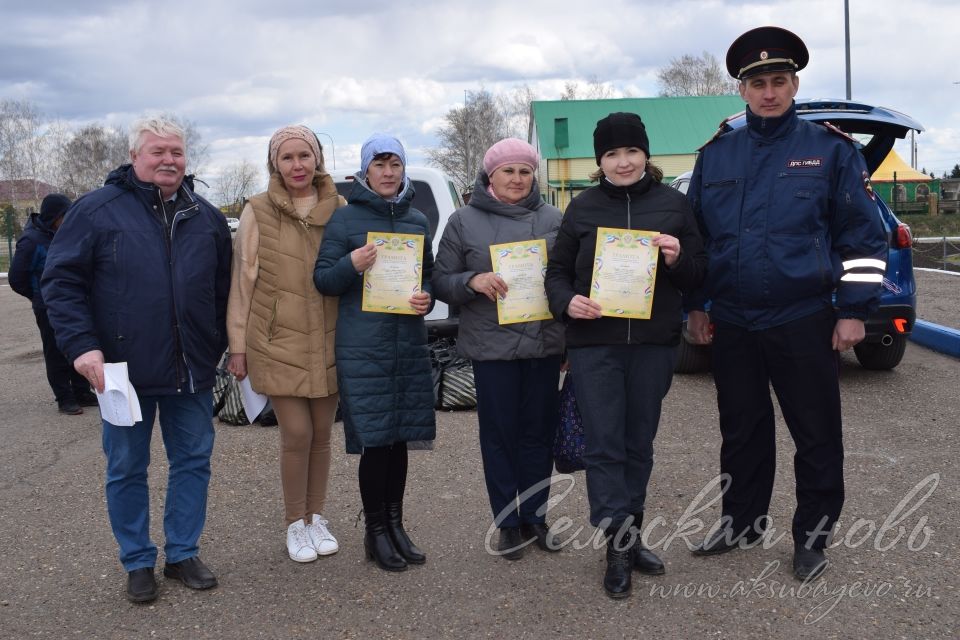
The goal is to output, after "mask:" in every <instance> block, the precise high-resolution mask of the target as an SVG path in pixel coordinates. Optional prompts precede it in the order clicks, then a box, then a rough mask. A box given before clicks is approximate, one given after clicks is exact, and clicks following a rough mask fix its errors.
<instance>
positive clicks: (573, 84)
mask: <svg viewBox="0 0 960 640" xmlns="http://www.w3.org/2000/svg"><path fill="white" fill-rule="evenodd" d="M579 88H580V87H579V83H578V82H577V81H576V80H567V81H566V82H564V83H563V93H561V94H560V99H561V100H578V99H579V98H578V96H577V92H578V91H579Z"/></svg>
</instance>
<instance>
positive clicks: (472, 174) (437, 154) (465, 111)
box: [427, 89, 507, 191]
mask: <svg viewBox="0 0 960 640" xmlns="http://www.w3.org/2000/svg"><path fill="white" fill-rule="evenodd" d="M445 120H446V122H445V123H444V125H443V126H442V127H440V130H439V131H438V132H437V137H438V138H439V139H440V146H438V147H434V148H432V149H428V150H427V157H428V158H429V159H430V163H431V164H433V165H434V166H436V167H440V168H441V169H443V170H444V171H445V172H447V173H448V174H449V175H450V177H452V178H453V180H454V182H456V184H457V186H458V187H459V188H460V189H461V190H462V191H465V190H466V189H467V188H468V187H470V186H471V185H473V183H474V180H476V177H477V172H478V171H479V170H480V166H481V164H482V162H483V154H484V153H486V151H487V149H489V148H490V146H491V145H493V143H495V142H497V141H499V140H501V139H503V138H505V137H507V122H506V119H505V118H504V115H503V113H502V112H501V110H500V107H499V105H498V104H497V99H496V98H495V97H494V96H493V94H491V93H490V92H489V91H487V90H486V89H481V90H480V91H477V92H475V93H470V94H468V95H467V100H466V104H465V105H464V106H462V107H455V108H453V109H451V110H450V111H448V112H447V115H446V116H445Z"/></svg>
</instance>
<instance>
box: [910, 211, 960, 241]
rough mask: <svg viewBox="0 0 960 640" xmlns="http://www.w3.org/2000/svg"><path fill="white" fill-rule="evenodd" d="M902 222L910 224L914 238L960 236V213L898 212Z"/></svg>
mask: <svg viewBox="0 0 960 640" xmlns="http://www.w3.org/2000/svg"><path fill="white" fill-rule="evenodd" d="M897 217H898V218H900V221H901V222H904V223H906V224H908V225H910V231H911V233H913V237H914V238H930V237H937V236H960V214H956V213H952V214H940V215H938V216H931V215H929V214H916V213H898V214H897Z"/></svg>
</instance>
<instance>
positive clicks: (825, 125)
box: [817, 120, 857, 144]
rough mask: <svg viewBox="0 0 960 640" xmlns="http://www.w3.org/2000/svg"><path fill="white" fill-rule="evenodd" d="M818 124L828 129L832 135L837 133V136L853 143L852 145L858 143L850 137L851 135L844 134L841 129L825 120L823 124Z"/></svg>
mask: <svg viewBox="0 0 960 640" xmlns="http://www.w3.org/2000/svg"><path fill="white" fill-rule="evenodd" d="M817 124H819V125H822V126H823V127H824V128H826V130H827V131H829V132H831V133H835V134H836V135H838V136H840V137H842V138H846V139H847V140H849V141H850V142H852V143H854V144H856V143H857V141H856V140H854V139H853V137H852V136H850V134H848V133H844V132H843V131H841V130H840V129H838V128H837V127H836V126H834V125H832V124H830V123H829V122H827V121H826V120H824V121H823V122H818V123H817Z"/></svg>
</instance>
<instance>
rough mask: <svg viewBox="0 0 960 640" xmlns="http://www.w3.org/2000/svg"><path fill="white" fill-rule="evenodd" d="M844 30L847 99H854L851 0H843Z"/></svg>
mask: <svg viewBox="0 0 960 640" xmlns="http://www.w3.org/2000/svg"><path fill="white" fill-rule="evenodd" d="M843 30H844V39H845V43H846V53H847V100H852V99H853V90H852V89H851V88H850V0H843Z"/></svg>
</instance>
